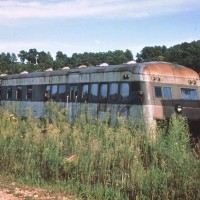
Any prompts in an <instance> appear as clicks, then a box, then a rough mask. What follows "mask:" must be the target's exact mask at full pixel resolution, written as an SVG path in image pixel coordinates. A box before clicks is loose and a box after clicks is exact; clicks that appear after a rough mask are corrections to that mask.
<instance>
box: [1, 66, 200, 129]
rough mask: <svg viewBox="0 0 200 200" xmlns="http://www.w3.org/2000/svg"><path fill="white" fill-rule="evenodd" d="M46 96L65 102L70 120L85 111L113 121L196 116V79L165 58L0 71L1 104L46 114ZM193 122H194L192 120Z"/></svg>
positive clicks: (199, 111) (199, 103)
mask: <svg viewBox="0 0 200 200" xmlns="http://www.w3.org/2000/svg"><path fill="white" fill-rule="evenodd" d="M49 101H54V102H57V103H59V106H61V107H66V108H67V109H68V112H69V117H70V120H74V119H75V118H76V117H77V116H78V115H79V114H80V113H81V112H83V110H85V108H86V105H87V109H88V110H87V111H88V112H89V113H90V114H91V115H92V116H94V117H98V118H101V119H103V118H104V117H105V116H106V114H107V113H109V114H110V116H111V120H115V119H116V117H117V116H118V115H119V114H120V115H123V116H125V117H127V116H130V117H133V118H134V117H138V116H140V115H141V113H143V115H144V116H145V117H146V121H147V123H148V124H149V125H152V124H156V121H157V120H161V119H164V118H169V117H170V116H171V115H172V114H173V113H178V114H180V115H182V116H184V117H186V118H187V119H188V120H189V121H191V123H193V124H198V123H199V121H200V79H199V75H198V73H196V72H195V71H193V70H192V69H190V68H187V67H184V66H180V65H177V64H172V63H167V62H146V63H135V64H120V65H110V66H95V67H84V68H83V67H82V68H76V69H68V68H63V69H62V70H56V71H45V72H34V73H22V74H14V75H4V76H0V103H1V107H2V108H6V107H10V106H11V107H13V108H14V110H15V113H16V114H18V115H22V116H26V115H27V110H29V109H31V110H32V114H33V116H35V117H45V111H46V107H47V104H48V102H49ZM196 126H197V125H196Z"/></svg>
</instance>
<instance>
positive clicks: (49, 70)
mask: <svg viewBox="0 0 200 200" xmlns="http://www.w3.org/2000/svg"><path fill="white" fill-rule="evenodd" d="M51 71H53V69H52V68H49V69H46V70H45V72H51Z"/></svg>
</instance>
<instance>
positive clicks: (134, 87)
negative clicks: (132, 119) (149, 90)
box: [130, 82, 143, 103]
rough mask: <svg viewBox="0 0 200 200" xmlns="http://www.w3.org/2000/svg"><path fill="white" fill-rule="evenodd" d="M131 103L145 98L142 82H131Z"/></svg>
mask: <svg viewBox="0 0 200 200" xmlns="http://www.w3.org/2000/svg"><path fill="white" fill-rule="evenodd" d="M130 91H131V94H130V95H131V103H134V102H135V103H137V102H139V100H140V101H141V100H142V98H143V95H142V92H141V91H140V83H139V82H133V83H132V84H131V90H130Z"/></svg>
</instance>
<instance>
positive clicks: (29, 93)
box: [26, 85, 33, 100]
mask: <svg viewBox="0 0 200 200" xmlns="http://www.w3.org/2000/svg"><path fill="white" fill-rule="evenodd" d="M32 92H33V88H32V85H28V86H27V87H26V99H27V100H32Z"/></svg>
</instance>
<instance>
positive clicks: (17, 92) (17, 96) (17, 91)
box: [16, 86, 22, 100]
mask: <svg viewBox="0 0 200 200" xmlns="http://www.w3.org/2000/svg"><path fill="white" fill-rule="evenodd" d="M16 99H17V100H21V99H22V87H21V86H18V87H17V90H16Z"/></svg>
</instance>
